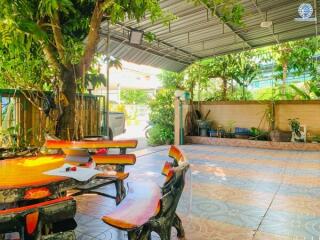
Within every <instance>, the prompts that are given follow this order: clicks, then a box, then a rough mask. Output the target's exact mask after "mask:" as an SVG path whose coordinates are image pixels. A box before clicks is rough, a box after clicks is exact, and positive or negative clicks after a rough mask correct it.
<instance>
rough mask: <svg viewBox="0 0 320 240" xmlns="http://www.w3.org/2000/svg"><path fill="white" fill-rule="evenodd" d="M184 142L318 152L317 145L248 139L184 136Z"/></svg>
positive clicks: (318, 147) (319, 149)
mask: <svg viewBox="0 0 320 240" xmlns="http://www.w3.org/2000/svg"><path fill="white" fill-rule="evenodd" d="M185 142H186V143H192V144H211V145H217V146H232V147H252V148H263V149H278V150H298V151H320V144H319V143H297V142H294V143H293V142H272V141H257V140H248V139H235V138H215V137H199V136H186V137H185Z"/></svg>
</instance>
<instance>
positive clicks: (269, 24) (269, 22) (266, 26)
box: [260, 21, 273, 28]
mask: <svg viewBox="0 0 320 240" xmlns="http://www.w3.org/2000/svg"><path fill="white" fill-rule="evenodd" d="M272 24H273V23H272V21H264V22H261V24H260V27H262V28H269V27H271V26H272Z"/></svg>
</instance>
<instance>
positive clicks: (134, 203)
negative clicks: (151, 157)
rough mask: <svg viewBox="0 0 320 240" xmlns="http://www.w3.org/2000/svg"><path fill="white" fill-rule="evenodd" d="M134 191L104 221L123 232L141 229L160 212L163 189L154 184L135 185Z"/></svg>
mask: <svg viewBox="0 0 320 240" xmlns="http://www.w3.org/2000/svg"><path fill="white" fill-rule="evenodd" d="M130 189H131V190H132V191H131V192H130V193H129V194H128V195H127V197H126V198H125V199H124V200H123V201H122V202H121V204H120V205H119V206H118V207H117V209H116V210H115V211H114V212H111V213H109V214H107V215H105V216H104V217H103V218H102V220H103V221H104V222H105V223H107V224H109V225H111V226H114V227H117V228H119V229H122V230H128V229H135V228H139V227H141V226H142V225H143V224H145V223H146V222H147V221H148V220H149V219H150V218H152V217H154V216H156V215H157V214H158V213H159V210H160V199H161V189H160V188H159V186H158V185H157V184H155V183H152V182H145V183H135V184H133V185H132V186H130Z"/></svg>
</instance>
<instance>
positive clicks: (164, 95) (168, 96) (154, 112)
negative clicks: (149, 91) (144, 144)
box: [149, 89, 174, 145]
mask: <svg viewBox="0 0 320 240" xmlns="http://www.w3.org/2000/svg"><path fill="white" fill-rule="evenodd" d="M149 107H150V110H151V111H150V115H149V119H150V122H152V128H151V130H150V138H149V143H150V144H152V145H154V144H164V143H167V142H173V136H174V90H171V89H162V90H159V91H158V92H157V94H156V96H155V99H153V100H152V101H151V102H150V104H149Z"/></svg>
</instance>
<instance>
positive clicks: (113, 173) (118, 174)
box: [96, 171, 129, 181]
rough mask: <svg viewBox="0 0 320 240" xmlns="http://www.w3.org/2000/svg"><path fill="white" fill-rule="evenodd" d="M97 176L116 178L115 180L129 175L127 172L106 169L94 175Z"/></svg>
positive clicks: (123, 178)
mask: <svg viewBox="0 0 320 240" xmlns="http://www.w3.org/2000/svg"><path fill="white" fill-rule="evenodd" d="M96 177H97V178H109V179H113V178H114V179H116V180H121V181H123V180H125V179H127V178H128V177H129V173H123V172H116V171H106V172H103V173H100V174H98V175H97V176H96Z"/></svg>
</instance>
